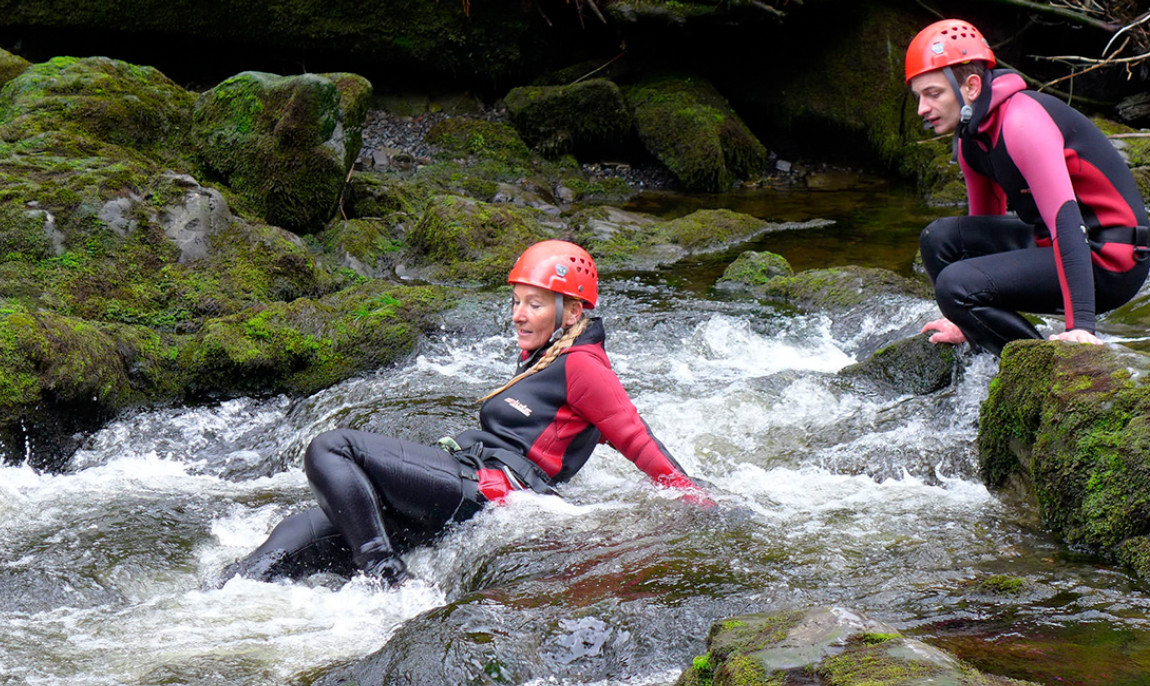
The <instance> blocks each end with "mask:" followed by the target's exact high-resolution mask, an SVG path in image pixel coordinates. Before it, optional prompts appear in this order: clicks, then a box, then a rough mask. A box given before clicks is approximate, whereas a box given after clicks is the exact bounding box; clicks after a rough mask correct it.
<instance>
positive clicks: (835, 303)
mask: <svg viewBox="0 0 1150 686" xmlns="http://www.w3.org/2000/svg"><path fill="white" fill-rule="evenodd" d="M756 292H757V293H759V294H761V295H763V296H767V297H771V298H778V299H781V300H784V301H786V302H788V303H791V304H793V305H796V306H798V307H800V308H802V309H806V310H821V311H830V312H844V311H847V310H851V309H853V308H857V307H859V306H860V305H863V304H864V303H867V302H868V301H870V300H871V299H872V298H874V297H875V296H909V297H915V298H922V299H932V298H933V297H934V296H933V292H932V291H931V289H930V286H929V284H926V283H925V282H923V281H919V280H916V279H908V278H906V277H903V276H899V275H898V274H895V273H894V272H892V271H890V270H889V269H879V268H874V267H859V266H857V265H848V266H845V267H831V268H828V269H807V270H805V271H801V272H799V273H797V274H794V275H793V276H777V277H775V278H772V279H768V280H767V281H766V282H764V283H762V284H761V285H759V286H758V287H757V288H756Z"/></svg>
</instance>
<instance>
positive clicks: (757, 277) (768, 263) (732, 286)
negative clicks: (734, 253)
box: [715, 250, 795, 290]
mask: <svg viewBox="0 0 1150 686" xmlns="http://www.w3.org/2000/svg"><path fill="white" fill-rule="evenodd" d="M794 274H795V270H794V269H793V268H792V267H791V263H790V262H787V258H785V257H783V256H782V255H776V254H775V253H773V252H766V251H764V252H755V251H754V250H747V251H746V252H744V253H742V254H741V255H739V256H738V258H736V259H735V261H734V262H732V263H731V264H730V265H728V266H727V268H726V269H725V270H723V275H722V276H721V277H719V280H718V281H717V282H716V283H715V287H716V288H719V289H721V290H745V289H747V288H749V287H753V286H762V285H763V284H765V283H767V282H768V281H770V280H771V279H773V278H775V277H779V276H784V277H785V276H794Z"/></svg>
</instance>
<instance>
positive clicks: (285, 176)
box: [192, 72, 371, 233]
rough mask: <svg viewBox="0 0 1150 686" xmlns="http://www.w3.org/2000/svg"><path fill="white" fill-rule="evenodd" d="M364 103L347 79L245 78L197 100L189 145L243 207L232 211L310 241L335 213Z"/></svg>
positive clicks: (358, 83)
mask: <svg viewBox="0 0 1150 686" xmlns="http://www.w3.org/2000/svg"><path fill="white" fill-rule="evenodd" d="M370 96H371V86H370V84H368V83H367V81H366V80H365V79H363V78H362V77H357V76H354V75H350V74H335V75H322V74H301V75H296V76H278V75H276V74H268V73H263V72H244V73H242V74H238V75H236V76H233V77H232V78H230V79H227V80H225V81H224V82H222V83H220V84H219V85H217V86H215V87H214V88H212V89H211V90H208V91H205V92H204V93H202V94H201V95H200V96H199V97H198V98H197V99H196V101H195V106H194V109H193V112H192V126H193V129H192V132H193V140H194V142H195V145H196V150H197V152H198V153H199V155H200V156H201V158H202V160H203V163H204V164H205V165H206V166H207V167H208V168H210V169H211V170H212V171H213V172H214V173H216V174H218V175H219V176H220V177H222V178H223V179H224V180H225V182H226V183H227V184H228V185H230V186H231V187H232V188H234V189H235V190H236V192H237V193H239V194H240V196H241V197H242V198H243V199H244V200H245V201H246V202H245V203H244V204H243V205H242V206H241V207H239V208H236V209H238V210H240V211H241V212H244V211H248V212H251V213H252V214H253V215H254V217H256V218H260V219H263V220H265V221H267V222H268V223H271V224H275V225H278V226H282V227H284V228H287V229H290V230H292V231H296V232H298V233H310V232H314V231H318V230H319V229H321V228H322V227H323V225H324V224H325V223H326V222H327V220H328V218H330V217H331V216H332V215H333V214H334V213H335V211H336V206H337V203H338V201H339V198H340V192H341V190H342V189H343V186H344V182H345V180H346V177H347V172H348V170H349V169H350V168H351V165H352V163H353V162H354V161H355V157H356V155H358V153H359V144H358V142H359V141H360V140H361V138H360V136H361V130H362V127H363V117H364V116H365V114H366V111H367V102H368V100H369V99H370Z"/></svg>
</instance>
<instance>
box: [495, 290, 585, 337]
mask: <svg viewBox="0 0 1150 686" xmlns="http://www.w3.org/2000/svg"><path fill="white" fill-rule="evenodd" d="M563 309H564V312H563V325H564V326H571V324H574V323H575V322H577V321H579V317H580V316H582V314H583V307H582V304H581V303H579V302H571V303H568V305H567V306H565V307H564V308H563ZM511 323H512V324H514V325H515V334H516V336H517V338H518V343H519V349H520V350H526V351H528V352H530V351H532V350H538V349H539V348H542V347H543V346H544V345H546V344H547V341H549V340H551V334H552V333H554V332H555V292H554V291H549V290H547V289H546V288H539V287H538V286H528V285H527V284H523V283H517V284H515V288H514V289H512V291H511Z"/></svg>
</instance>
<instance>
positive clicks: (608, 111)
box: [503, 79, 632, 159]
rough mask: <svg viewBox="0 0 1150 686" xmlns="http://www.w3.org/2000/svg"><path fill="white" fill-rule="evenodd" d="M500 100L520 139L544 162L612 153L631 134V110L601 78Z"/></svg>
mask: <svg viewBox="0 0 1150 686" xmlns="http://www.w3.org/2000/svg"><path fill="white" fill-rule="evenodd" d="M503 100H504V102H505V103H506V105H507V114H508V116H509V117H510V118H511V122H512V123H513V124H514V125H515V128H516V129H517V130H518V131H519V134H520V135H521V136H522V137H523V140H524V141H526V142H527V144H528V145H530V146H531V147H532V148H534V149H535V150H538V151H539V152H541V153H543V154H544V155H547V156H549V157H558V156H559V155H564V154H568V153H570V154H573V155H575V156H576V157H578V158H580V159H590V158H592V157H596V156H602V155H605V154H611V153H617V152H620V151H622V150H623V148H624V147H625V145H626V143H627V142H628V139H629V137H630V135H631V129H632V117H631V111H630V109H629V108H628V107H627V103H626V102H625V101H624V99H623V93H622V91H621V90H620V89H619V87H618V86H616V85H615V84H614V83H613V82H611V81H609V80H607V79H589V80H587V81H581V82H579V83H575V84H571V85H567V86H522V87H519V88H512V89H511V91H510V92H508V93H507V95H506V96H505V97H504V99H503Z"/></svg>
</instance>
